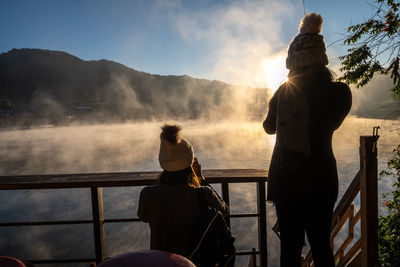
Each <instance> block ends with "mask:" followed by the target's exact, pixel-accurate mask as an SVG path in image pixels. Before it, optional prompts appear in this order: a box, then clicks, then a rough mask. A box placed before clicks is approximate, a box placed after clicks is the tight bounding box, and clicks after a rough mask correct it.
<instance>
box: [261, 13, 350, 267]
mask: <svg viewBox="0 0 400 267" xmlns="http://www.w3.org/2000/svg"><path fill="white" fill-rule="evenodd" d="M321 27H322V17H321V16H320V15H319V14H315V13H310V14H307V15H306V16H305V17H304V18H303V19H302V21H301V23H300V27H299V34H298V35H297V36H295V38H294V39H293V40H292V42H291V43H290V45H289V49H288V56H287V58H286V67H287V68H288V69H289V74H288V81H287V82H285V83H284V84H282V85H281V86H280V87H279V89H278V90H277V91H276V92H275V94H274V95H273V97H272V98H271V100H270V101H269V108H268V113H267V117H266V119H265V121H264V123H263V127H264V129H265V131H266V132H267V134H276V143H275V147H274V151H273V155H272V158H271V163H270V168H269V175H268V178H269V179H268V195H267V199H268V200H270V201H273V202H274V204H275V208H276V212H277V217H278V223H279V228H280V238H281V258H280V261H281V266H282V267H285V266H290V267H296V266H301V251H302V248H303V245H304V238H305V233H306V234H307V238H308V241H309V243H310V246H311V250H312V255H313V260H314V264H315V266H316V267H330V266H335V263H334V257H333V253H332V248H331V246H330V232H331V221H332V213H333V208H334V204H335V202H336V199H337V195H338V174H337V168H336V160H335V157H334V154H333V151H332V136H333V132H334V131H335V130H336V129H338V128H339V126H340V125H341V123H342V122H343V120H344V119H345V117H346V116H347V114H348V112H349V111H350V108H351V102H352V99H351V91H350V88H349V87H348V86H347V85H346V84H344V83H340V82H334V81H333V77H332V74H331V72H330V71H329V69H328V68H327V67H326V65H328V58H327V56H326V52H325V51H326V50H325V44H324V40H323V36H322V35H321V34H320V33H321Z"/></svg>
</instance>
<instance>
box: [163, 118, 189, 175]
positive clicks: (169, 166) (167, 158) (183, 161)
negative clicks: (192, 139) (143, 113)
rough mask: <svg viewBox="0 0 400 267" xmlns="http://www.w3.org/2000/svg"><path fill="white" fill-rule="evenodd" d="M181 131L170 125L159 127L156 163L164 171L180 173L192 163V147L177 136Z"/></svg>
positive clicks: (176, 126)
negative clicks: (158, 149) (158, 147)
mask: <svg viewBox="0 0 400 267" xmlns="http://www.w3.org/2000/svg"><path fill="white" fill-rule="evenodd" d="M181 129H182V128H181V127H180V126H178V125H172V124H165V125H164V126H163V127H161V130H162V132H161V134H160V140H161V143H160V153H159V155H158V161H159V162H160V166H161V168H162V169H163V170H165V171H170V172H175V171H181V170H184V169H186V168H188V167H190V166H191V165H192V163H193V158H194V151H193V147H192V145H191V144H190V143H189V141H188V140H186V139H185V138H183V137H180V136H179V132H180V131H181Z"/></svg>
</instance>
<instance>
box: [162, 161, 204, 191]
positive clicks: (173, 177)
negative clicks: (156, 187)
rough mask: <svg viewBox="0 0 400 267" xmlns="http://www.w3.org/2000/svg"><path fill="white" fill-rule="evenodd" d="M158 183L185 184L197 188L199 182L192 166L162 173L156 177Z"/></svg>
mask: <svg viewBox="0 0 400 267" xmlns="http://www.w3.org/2000/svg"><path fill="white" fill-rule="evenodd" d="M158 183H160V184H166V185H177V184H187V185H189V186H191V187H199V186H200V181H199V178H198V177H197V175H196V173H195V172H194V170H193V168H192V166H190V167H188V168H186V169H184V170H181V171H176V172H169V171H165V170H164V171H163V172H161V173H160V174H159V176H158Z"/></svg>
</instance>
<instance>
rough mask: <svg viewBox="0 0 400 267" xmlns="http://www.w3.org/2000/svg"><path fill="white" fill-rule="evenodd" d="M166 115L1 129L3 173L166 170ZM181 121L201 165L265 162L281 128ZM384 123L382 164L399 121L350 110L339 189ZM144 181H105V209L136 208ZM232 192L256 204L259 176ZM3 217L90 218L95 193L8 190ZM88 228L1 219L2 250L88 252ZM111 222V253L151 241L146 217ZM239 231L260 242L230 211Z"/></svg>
mask: <svg viewBox="0 0 400 267" xmlns="http://www.w3.org/2000/svg"><path fill="white" fill-rule="evenodd" d="M161 125H162V123H160V122H151V123H150V122H149V123H137V124H135V123H133V124H123V125H94V126H73V127H60V128H43V129H31V130H14V131H3V132H0V140H1V143H0V175H17V174H41V173H80V172H114V171H150V170H151V171H153V170H160V168H159V165H158V161H157V158H158V148H159V132H160V126H161ZM182 125H183V132H182V135H184V136H185V137H186V138H187V139H189V140H190V142H191V143H192V144H193V146H194V148H195V154H196V156H197V157H198V158H199V160H200V162H201V164H202V166H203V168H204V169H217V168H267V167H268V164H269V159H270V157H271V154H272V149H273V145H274V142H275V136H267V135H265V133H264V131H263V129H262V127H261V123H251V122H240V123H239V122H237V123H232V122H222V123H218V124H211V125H210V124H207V123H201V122H198V121H191V122H190V121H189V122H183V123H182ZM377 125H379V126H380V127H381V132H380V135H381V138H380V139H379V142H378V149H379V168H380V169H383V168H384V167H385V161H386V160H387V158H389V157H390V155H391V151H392V149H393V148H394V146H395V144H398V143H400V137H399V132H398V130H396V129H398V128H399V123H398V121H390V120H383V121H382V120H374V119H358V118H348V119H346V121H345V122H344V124H343V125H342V127H341V128H340V129H339V130H338V131H337V132H336V133H335V135H334V152H335V155H336V159H337V163H338V169H339V176H340V193H339V194H340V196H341V195H342V194H343V193H344V191H345V190H346V188H347V186H348V185H349V183H350V182H351V179H352V178H353V177H354V175H355V174H356V173H357V171H358V168H359V156H358V146H359V136H360V135H370V134H371V133H372V127H373V126H377ZM390 187H391V181H390V179H384V181H382V182H380V189H379V190H380V191H381V192H384V191H387V190H389V189H390ZM140 189H141V188H105V189H104V192H103V194H104V210H105V217H106V218H115V217H119V218H124V217H135V216H136V207H137V200H138V199H137V198H138V193H139V191H140ZM230 192H231V209H232V212H255V210H256V207H255V204H254V203H255V201H256V188H255V185H254V184H244V185H230ZM340 196H339V197H340ZM267 209H268V223H269V226H272V224H273V223H274V222H275V218H276V217H275V213H274V209H273V206H272V205H271V204H267ZM380 212H382V209H381V210H380ZM0 217H1V218H2V221H27V220H29V221H36V220H61V219H67V220H70V219H71V220H73V219H89V218H90V217H91V208H90V193H89V190H88V189H62V190H23V191H22V190H21V191H4V192H1V193H0ZM91 231H92V230H91V228H90V226H87V225H78V226H73V227H71V226H44V227H37V226H33V227H22V228H16V227H10V228H3V229H0V236H1V237H2V238H1V239H0V254H1V255H10V256H16V257H20V258H35V259H41V258H52V257H59V258H65V257H72V256H73V257H75V256H76V257H90V256H92V255H93V251H94V248H93V240H92V236H91V235H92V232H91ZM106 231H107V252H108V255H109V256H113V255H117V254H120V253H123V252H128V251H132V250H139V249H145V248H147V247H148V236H149V230H148V226H147V225H146V224H144V223H118V224H107V225H106ZM232 231H233V232H234V234H235V235H236V236H237V247H238V249H249V248H252V247H257V246H258V245H257V239H256V237H257V224H256V220H255V219H254V218H248V219H244V218H242V219H232ZM54 237H56V238H54ZM268 237H269V239H268V250H269V251H268V254H269V261H270V265H271V266H277V264H278V255H279V241H278V239H277V238H276V237H275V234H274V233H272V231H270V227H269V229H268ZM240 258H241V259H240ZM240 258H238V264H237V266H242V265H244V262H246V261H247V259H246V257H240ZM58 266H60V265H58ZM70 266H77V265H76V264H74V265H70ZM83 266H86V265H85V264H84V265H83Z"/></svg>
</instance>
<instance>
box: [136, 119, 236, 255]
mask: <svg viewBox="0 0 400 267" xmlns="http://www.w3.org/2000/svg"><path fill="white" fill-rule="evenodd" d="M180 130H181V127H180V126H177V125H164V126H163V127H162V133H161V135H160V139H161V144H160V152H159V162H160V166H161V168H162V169H163V172H162V173H161V174H160V176H159V180H158V183H157V184H156V185H153V186H147V187H145V188H143V190H142V191H141V193H140V197H139V207H138V211H137V215H138V217H139V218H140V219H141V220H142V221H144V222H148V223H149V225H150V231H151V233H150V248H151V249H152V250H162V251H167V252H171V253H175V254H179V255H183V256H185V257H187V256H188V255H189V253H190V252H191V251H189V250H190V247H191V245H192V244H191V241H192V235H193V232H194V230H195V229H194V228H195V226H196V225H197V222H198V220H199V218H200V215H201V213H202V210H201V207H202V206H204V202H206V205H207V206H209V207H212V208H214V209H215V210H217V211H220V212H221V213H222V214H223V215H226V214H228V211H229V207H228V206H227V205H226V204H225V202H224V201H223V200H222V199H221V198H220V197H219V196H218V194H217V193H216V192H215V191H214V190H213V189H212V187H211V186H210V185H208V183H207V182H206V180H205V178H204V176H203V174H202V171H201V165H200V163H199V162H198V161H197V159H196V158H194V152H193V147H192V145H191V144H190V143H189V141H188V140H186V139H185V138H183V137H180V136H179V131H180ZM201 185H203V186H201ZM199 193H200V194H199ZM200 195H201V196H202V197H199V196H200ZM200 201H204V202H200Z"/></svg>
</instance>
